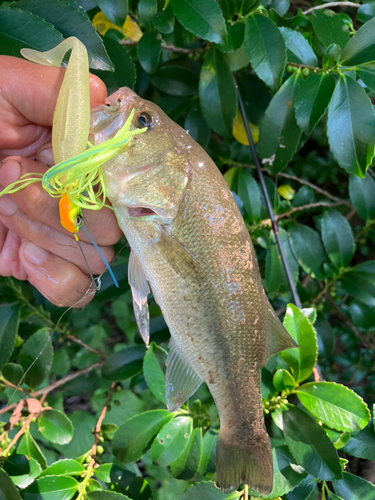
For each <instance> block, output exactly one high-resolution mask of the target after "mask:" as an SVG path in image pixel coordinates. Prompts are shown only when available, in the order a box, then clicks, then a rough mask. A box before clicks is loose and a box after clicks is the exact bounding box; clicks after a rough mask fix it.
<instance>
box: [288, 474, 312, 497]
mask: <svg viewBox="0 0 375 500" xmlns="http://www.w3.org/2000/svg"><path fill="white" fill-rule="evenodd" d="M317 484H318V480H317V479H316V478H315V477H313V476H311V475H310V474H309V475H308V476H307V477H306V478H305V479H302V481H301V482H300V484H299V485H298V486H297V487H296V488H294V489H293V491H291V492H289V493H288V496H287V497H286V498H287V500H317V496H316V495H315V496H314V493H313V492H315V493H316V492H317ZM310 495H311V496H310Z"/></svg>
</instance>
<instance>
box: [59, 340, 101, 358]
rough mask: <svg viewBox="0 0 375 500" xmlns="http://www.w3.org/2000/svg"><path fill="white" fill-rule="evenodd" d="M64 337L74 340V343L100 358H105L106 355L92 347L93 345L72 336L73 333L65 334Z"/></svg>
mask: <svg viewBox="0 0 375 500" xmlns="http://www.w3.org/2000/svg"><path fill="white" fill-rule="evenodd" d="M66 338H67V339H69V340H71V341H72V342H75V343H76V344H78V345H80V346H81V347H84V348H85V349H86V350H87V351H90V352H93V353H95V354H97V355H98V356H100V357H101V358H104V359H106V357H107V356H106V355H105V354H104V353H103V352H100V351H98V350H96V349H94V348H93V347H90V346H89V345H87V344H85V343H84V342H82V340H80V339H78V338H77V337H74V335H67V336H66Z"/></svg>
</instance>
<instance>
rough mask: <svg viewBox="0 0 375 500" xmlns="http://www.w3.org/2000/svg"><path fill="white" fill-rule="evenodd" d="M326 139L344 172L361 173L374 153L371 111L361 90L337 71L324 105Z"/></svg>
mask: <svg viewBox="0 0 375 500" xmlns="http://www.w3.org/2000/svg"><path fill="white" fill-rule="evenodd" d="M327 126H328V132H327V133H328V141H329V145H330V149H331V151H332V154H333V156H334V157H335V159H336V161H337V163H338V164H339V165H340V167H341V168H343V169H344V170H346V171H347V172H348V173H351V174H355V175H358V176H359V177H363V176H364V174H365V172H366V170H367V168H368V166H369V165H370V164H371V161H372V158H373V157H374V154H375V114H374V108H373V106H372V104H371V101H370V99H369V97H368V95H367V94H366V92H365V90H364V89H363V88H362V87H361V86H360V85H359V84H358V83H357V82H356V81H355V80H353V79H352V78H350V77H347V76H345V75H340V79H339V81H338V83H337V85H336V88H335V91H334V92H333V96H332V99H331V102H330V104H329V106H328V122H327Z"/></svg>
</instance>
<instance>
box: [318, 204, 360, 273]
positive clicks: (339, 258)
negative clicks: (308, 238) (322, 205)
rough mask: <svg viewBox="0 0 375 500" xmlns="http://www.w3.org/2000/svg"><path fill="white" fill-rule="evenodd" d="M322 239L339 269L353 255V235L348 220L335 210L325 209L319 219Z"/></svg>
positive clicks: (329, 255)
mask: <svg viewBox="0 0 375 500" xmlns="http://www.w3.org/2000/svg"><path fill="white" fill-rule="evenodd" d="M321 225H322V239H323V244H324V248H325V250H326V252H327V254H328V257H329V258H330V259H331V261H332V262H333V263H334V264H335V266H336V267H338V268H339V269H340V268H342V267H346V266H347V265H348V264H349V262H350V261H351V260H352V257H353V255H354V249H355V246H354V237H353V231H352V228H351V227H350V224H349V222H348V221H347V220H346V219H345V217H344V216H343V215H341V214H340V213H339V212H337V211H336V210H327V211H326V212H324V215H323V217H322V219H321Z"/></svg>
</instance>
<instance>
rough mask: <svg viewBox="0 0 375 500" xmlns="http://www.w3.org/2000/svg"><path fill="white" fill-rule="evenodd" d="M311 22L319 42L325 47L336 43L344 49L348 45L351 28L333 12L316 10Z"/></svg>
mask: <svg viewBox="0 0 375 500" xmlns="http://www.w3.org/2000/svg"><path fill="white" fill-rule="evenodd" d="M311 22H312V25H313V28H314V31H315V33H316V36H317V37H318V40H319V41H320V42H321V43H322V44H323V45H324V46H325V47H328V46H329V45H331V44H332V43H336V44H337V45H339V46H340V47H341V48H342V49H343V48H344V47H345V45H346V44H347V43H348V41H349V38H350V34H349V28H348V26H347V24H346V23H345V21H344V19H343V18H342V17H341V16H339V15H338V14H335V12H333V11H332V10H329V9H318V10H314V12H313V13H312V15H311Z"/></svg>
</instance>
